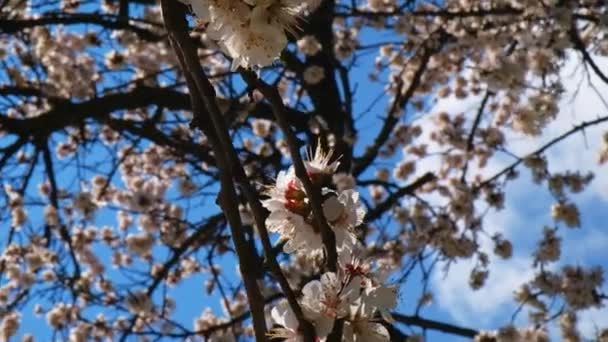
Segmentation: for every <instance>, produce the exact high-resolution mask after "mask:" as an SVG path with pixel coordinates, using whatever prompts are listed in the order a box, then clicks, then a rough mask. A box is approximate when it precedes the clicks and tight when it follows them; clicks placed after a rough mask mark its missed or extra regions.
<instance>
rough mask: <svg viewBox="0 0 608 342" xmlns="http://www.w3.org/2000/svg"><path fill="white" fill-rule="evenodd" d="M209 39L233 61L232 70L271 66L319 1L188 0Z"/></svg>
mask: <svg viewBox="0 0 608 342" xmlns="http://www.w3.org/2000/svg"><path fill="white" fill-rule="evenodd" d="M184 2H185V3H187V4H189V5H190V6H191V7H192V11H193V12H194V14H195V15H196V17H197V19H198V20H199V23H200V24H201V25H203V26H206V33H207V35H208V37H209V38H211V39H212V40H214V41H215V42H217V43H218V45H219V46H220V47H221V48H222V50H223V51H224V52H225V53H226V54H227V55H228V56H230V57H231V58H232V59H233V62H232V67H233V68H234V69H235V68H238V67H239V66H242V67H244V68H251V67H262V66H267V65H270V64H271V63H272V62H273V61H274V60H275V59H276V58H278V57H279V55H280V53H281V51H282V50H283V48H285V46H286V45H287V35H286V32H291V33H293V32H294V31H295V28H296V26H297V19H298V17H299V16H302V15H304V14H305V12H306V11H312V10H314V9H315V8H316V7H317V6H318V5H319V3H320V1H318V0H303V1H297V0H184Z"/></svg>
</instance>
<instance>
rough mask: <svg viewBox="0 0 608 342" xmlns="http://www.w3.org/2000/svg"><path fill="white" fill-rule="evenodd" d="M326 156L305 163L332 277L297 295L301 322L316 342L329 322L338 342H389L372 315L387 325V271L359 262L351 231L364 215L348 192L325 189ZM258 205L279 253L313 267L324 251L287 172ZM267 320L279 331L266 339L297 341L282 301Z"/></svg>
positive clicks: (330, 171) (305, 200) (391, 296)
mask: <svg viewBox="0 0 608 342" xmlns="http://www.w3.org/2000/svg"><path fill="white" fill-rule="evenodd" d="M331 159H332V155H331V153H324V152H323V151H322V150H321V148H317V150H316V151H315V153H314V156H313V158H310V160H308V161H305V166H306V171H307V174H308V176H309V178H310V179H311V181H312V182H313V183H314V184H315V185H317V186H319V187H320V188H321V189H322V194H323V197H324V202H323V204H322V208H323V214H324V216H325V219H326V220H327V222H328V223H329V226H330V227H331V228H332V230H333V232H334V234H335V236H336V247H337V251H338V257H339V262H338V263H339V265H338V266H339V267H338V270H337V272H326V273H324V274H322V275H321V277H320V280H313V281H310V282H308V283H307V284H306V285H305V286H304V288H303V289H302V297H301V298H300V300H299V302H300V305H301V307H302V310H303V313H304V316H305V318H306V319H307V320H309V321H310V322H311V323H312V324H313V326H314V328H315V334H316V336H317V337H318V338H319V339H320V340H321V341H322V340H324V338H325V337H327V336H328V334H329V333H330V332H331V331H332V329H333V326H334V323H335V320H338V319H343V320H344V330H343V340H344V341H370V342H373V341H389V340H390V338H389V333H388V330H387V329H386V328H385V327H384V326H383V325H382V323H380V322H379V321H378V319H377V317H376V314H380V315H381V317H382V318H383V319H384V320H386V321H388V322H391V321H392V318H391V316H390V314H389V310H390V309H392V308H394V307H395V305H396V300H397V288H396V287H394V286H387V285H384V280H385V278H386V277H387V275H388V273H389V269H388V267H385V266H382V265H380V266H375V265H373V264H372V263H370V262H368V261H366V260H365V258H364V257H363V256H362V252H361V251H362V250H363V248H362V246H361V245H360V244H359V242H358V240H357V237H356V234H355V227H357V226H358V225H360V224H361V223H362V220H363V217H364V215H365V212H364V210H363V209H362V208H361V207H360V205H359V193H358V192H357V191H355V190H353V189H344V190H333V189H331V188H330V186H331V182H332V179H333V177H332V176H333V175H334V173H335V172H336V170H337V168H338V165H339V163H338V162H337V161H334V162H331ZM268 194H269V196H270V198H269V199H267V200H265V201H263V205H264V206H265V207H266V208H267V209H268V210H270V215H269V216H268V219H267V220H266V223H267V225H268V229H269V230H270V231H272V232H275V233H279V234H280V235H281V239H282V240H284V241H286V243H285V246H284V250H285V251H286V252H287V253H295V256H296V257H298V256H305V259H310V260H311V262H314V258H316V257H318V256H320V255H322V251H323V248H324V245H323V241H322V239H321V234H320V229H321V228H320V227H317V226H316V223H315V221H314V220H313V213H312V209H311V206H310V202H309V196H308V195H307V194H306V191H305V190H304V188H303V185H302V183H301V181H300V180H299V179H298V178H297V177H296V175H295V171H294V169H293V167H292V168H290V169H288V170H287V171H281V172H280V173H279V175H278V177H277V181H276V184H275V185H274V186H273V187H271V188H270V189H269V191H268ZM271 317H272V319H273V321H274V323H276V324H277V325H280V326H281V328H276V329H273V331H272V332H271V335H272V336H274V337H281V338H286V339H287V340H288V341H294V342H295V341H300V339H301V338H302V336H301V335H300V334H301V329H300V328H299V323H298V321H297V319H296V317H295V314H294V313H293V311H292V309H291V308H290V307H289V305H288V304H287V302H286V301H283V302H280V303H279V304H278V305H277V306H276V307H274V308H273V309H272V312H271Z"/></svg>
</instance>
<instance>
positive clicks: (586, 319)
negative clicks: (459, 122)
mask: <svg viewBox="0 0 608 342" xmlns="http://www.w3.org/2000/svg"><path fill="white" fill-rule="evenodd" d="M596 62H597V63H598V65H599V66H600V68H601V69H604V70H608V68H607V67H608V58H605V57H603V58H602V57H598V58H596ZM590 72H591V71H590ZM582 75H584V74H583V69H582V68H581V66H580V59H579V58H578V56H575V55H571V56H569V61H568V63H567V64H566V66H565V67H564V69H563V72H562V77H563V80H564V86H565V88H566V89H565V90H566V94H565V96H564V97H563V99H562V100H561V101H560V103H559V108H560V112H559V114H558V118H557V120H555V121H554V122H552V123H551V124H550V125H549V126H548V127H546V129H545V130H544V132H543V135H542V137H540V138H536V139H530V138H526V137H523V136H522V135H521V134H519V133H516V132H509V133H508V134H507V136H506V140H507V143H508V147H509V149H510V151H512V152H514V153H516V154H517V155H519V156H524V155H526V154H527V153H529V152H531V151H533V150H535V149H536V148H538V147H540V146H541V145H543V144H545V143H546V142H547V141H549V140H550V139H553V138H554V137H556V136H559V135H560V134H562V133H564V132H566V131H568V130H569V129H571V128H572V127H573V126H574V125H576V124H579V123H581V122H584V121H589V120H593V119H596V118H597V117H599V116H604V115H608V108H607V107H606V105H605V104H604V102H603V100H602V99H601V98H600V97H599V96H598V93H599V94H607V95H606V96H607V97H608V85H606V84H604V83H602V82H601V80H599V79H598V77H597V76H595V75H590V77H589V81H588V80H587V79H586V78H584V79H583V81H582V82H581V77H583V76H582ZM585 77H586V76H585ZM590 84H593V85H594V86H595V87H596V90H597V92H596V91H595V90H593V88H592V87H591V86H590ZM480 101H481V99H480V98H479V97H477V98H471V99H469V100H467V101H465V102H464V103H463V102H460V101H457V100H455V99H454V98H448V99H445V100H441V101H439V102H438V103H437V105H436V106H435V108H433V110H432V113H436V112H438V111H441V110H445V111H447V112H448V113H450V114H457V113H459V112H463V111H467V112H468V113H471V112H472V111H473V112H474V111H475V110H476V109H475V108H476V106H477V105H478V104H479V102H480ZM472 108H473V109H472ZM418 123H419V124H421V125H423V126H424V127H427V125H430V120H428V118H424V119H421V120H419V122H418ZM605 129H606V128H605V127H602V126H601V125H600V126H599V127H592V128H589V129H587V130H585V132H584V134H581V133H577V134H576V135H574V136H571V137H569V138H568V139H567V140H565V141H562V142H560V143H558V144H557V145H555V146H554V147H553V148H552V149H550V150H549V151H548V152H547V157H548V160H549V167H550V169H551V170H552V171H562V170H568V169H569V170H583V171H586V170H596V171H598V172H597V173H596V178H595V179H594V181H593V182H592V184H591V185H590V187H589V188H588V191H585V193H584V194H582V195H580V196H577V197H576V201H577V203H579V204H580V205H588V206H594V205H596V204H597V200H598V199H600V200H608V197H607V196H608V177H605V176H604V175H603V173H605V168H601V169H599V168H598V165H597V157H598V152H599V148H600V146H599V145H600V144H601V136H602V133H603V131H604V130H605ZM510 161H511V160H510V159H508V158H507V157H501V158H495V159H494V161H493V164H491V165H490V166H489V167H488V170H484V171H483V174H488V175H489V174H493V172H496V170H500V169H501V168H503V167H504V166H505V165H508V163H510ZM438 165H439V163H438V160H434V161H432V160H425V161H423V162H422V163H421V164H420V165H419V172H421V173H422V172H424V171H428V170H436V169H437V167H438ZM521 171H523V170H521ZM473 172H475V170H473ZM523 172H527V171H523ZM471 174H473V173H471ZM539 191H541V192H542V191H545V190H543V188H542V187H536V186H532V185H531V184H530V183H529V182H525V181H516V182H513V183H511V184H509V185H508V188H507V196H510V197H508V198H517V199H525V200H526V201H530V203H534V204H535V205H538V203H537V202H535V201H538V200H539V199H542V201H543V202H546V203H542V204H543V205H545V204H546V208H547V209H546V211H543V210H540V211H539V212H536V213H534V216H531V214H530V212H529V210H528V211H527V212H524V210H523V209H526V203H517V204H519V205H513V204H514V203H512V202H507V207H506V208H505V210H504V211H503V212H499V213H490V214H489V215H487V217H486V221H485V222H486V225H485V228H486V230H487V231H488V232H490V233H494V232H503V233H504V234H505V235H506V236H507V237H509V238H511V239H512V240H513V241H514V242H515V243H514V245H515V248H516V252H517V254H516V255H515V256H514V258H512V259H511V260H509V261H506V262H505V261H493V263H492V266H491V268H490V270H491V271H490V277H489V279H488V281H487V286H486V287H484V288H483V289H481V290H478V291H473V290H471V289H470V287H469V285H468V274H469V272H470V270H471V269H472V267H473V266H474V265H473V264H472V263H471V262H459V263H456V264H453V265H452V266H451V269H450V272H449V274H448V275H447V276H446V277H445V278H444V275H443V273H438V274H436V275H435V276H434V277H433V279H432V280H433V286H434V291H435V293H436V298H437V305H438V306H439V308H441V309H442V310H443V311H445V312H448V313H449V314H450V315H451V316H452V317H453V318H454V320H456V321H457V322H458V323H460V324H466V325H469V326H472V327H479V326H488V324H490V325H493V326H495V327H498V326H499V325H501V324H506V323H508V322H509V320H510V318H511V314H512V313H513V309H514V306H513V303H514V302H513V299H512V294H513V291H514V290H515V289H516V288H517V287H518V286H519V285H521V284H522V283H523V282H525V281H526V280H528V279H530V278H531V277H532V275H533V273H532V270H531V269H530V264H531V260H530V258H529V256H530V255H531V253H532V250H531V248H532V246H533V245H534V244H535V242H536V240H538V239H539V238H540V232H541V229H542V222H545V223H550V222H551V221H550V220H548V217H549V216H548V215H549V211H548V210H549V208H550V205H551V203H550V202H548V201H547V197H546V191H545V194H544V195H540V193H539ZM605 204H606V203H604V205H605ZM583 223H584V224H585V225H584V226H583V228H582V229H581V230H578V231H568V232H564V233H565V234H567V235H572V236H573V237H574V236H576V237H575V238H573V239H570V238H568V239H567V240H566V241H564V248H563V255H564V257H563V261H565V262H574V263H581V264H586V263H588V262H589V260H590V259H592V258H594V257H595V258H596V259H597V255H598V253H603V252H604V251H605V249H606V247H607V246H608V235H607V234H606V233H605V227H603V226H601V225H599V224H598V222H587V221H585V219H584V218H583ZM596 225H597V226H596ZM521 246H527V248H530V250H521V249H520V250H518V249H517V248H520V247H521ZM483 247H485V248H486V250H487V249H488V248H490V247H491V246H490V243H489V239H486V240H485V241H484V242H483ZM579 322H580V327H581V328H582V331H583V333H584V334H585V335H586V336H592V335H593V333H594V332H595V329H596V328H597V327H598V326H599V327H604V328H605V327H607V326H608V309H594V310H587V311H585V312H584V313H582V315H581V316H580V317H579ZM491 323H492V324H491Z"/></svg>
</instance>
